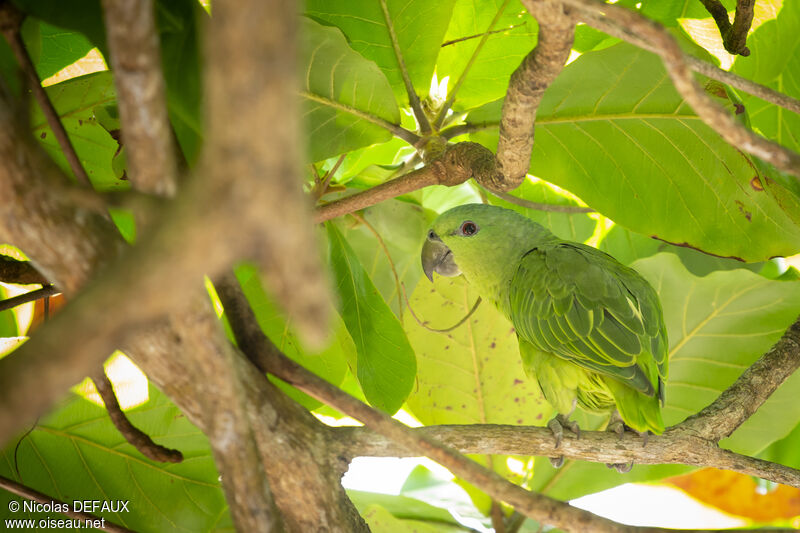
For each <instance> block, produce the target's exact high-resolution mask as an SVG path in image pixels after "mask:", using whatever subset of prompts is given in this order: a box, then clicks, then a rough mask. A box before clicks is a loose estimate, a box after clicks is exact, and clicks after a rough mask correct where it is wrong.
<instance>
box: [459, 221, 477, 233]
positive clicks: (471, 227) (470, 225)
mask: <svg viewBox="0 0 800 533" xmlns="http://www.w3.org/2000/svg"><path fill="white" fill-rule="evenodd" d="M476 233H478V225H477V224H475V223H474V222H471V221H469V220H467V221H466V222H463V223H462V224H461V235H464V236H467V237H469V236H470V235H475V234H476Z"/></svg>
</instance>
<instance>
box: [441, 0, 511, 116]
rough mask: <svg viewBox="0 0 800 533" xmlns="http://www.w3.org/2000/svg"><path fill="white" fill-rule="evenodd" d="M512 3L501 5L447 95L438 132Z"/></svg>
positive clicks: (506, 0) (506, 1) (505, 2)
mask: <svg viewBox="0 0 800 533" xmlns="http://www.w3.org/2000/svg"><path fill="white" fill-rule="evenodd" d="M510 1H511V0H505V1H504V2H503V5H501V6H500V7H499V8H498V9H497V13H495V15H494V18H493V19H492V21H491V22H490V23H489V27H488V28H486V31H485V32H484V33H482V34H481V40H480V42H479V43H478V46H476V47H475V50H474V51H473V52H472V55H471V56H470V58H469V61H467V64H466V65H465V66H464V70H463V71H462V72H461V75H460V76H459V77H458V80H457V81H456V83H455V85H453V88H452V89H450V91H449V93H450V94H448V95H447V100H445V102H444V104H443V105H442V108H441V109H440V110H439V114H438V115H436V119H435V120H434V121H433V127H434V128H436V129H437V130H438V129H439V128H441V127H442V124H444V119H445V118H446V117H447V112H448V111H450V108H451V107H453V102H455V101H456V94H457V93H458V90H459V89H460V88H461V86H462V85H463V84H464V81H465V80H466V79H467V74H468V73H469V71H470V70H471V69H472V65H474V64H475V61H476V60H477V59H478V55H479V54H480V52H481V50H483V46H484V45H485V44H486V41H487V40H488V39H489V35H491V34H492V33H494V32H493V31H492V29H493V28H494V25H495V24H497V21H498V20H500V17H501V16H502V14H503V12H504V11H505V10H506V7H507V6H508V4H509V2H510Z"/></svg>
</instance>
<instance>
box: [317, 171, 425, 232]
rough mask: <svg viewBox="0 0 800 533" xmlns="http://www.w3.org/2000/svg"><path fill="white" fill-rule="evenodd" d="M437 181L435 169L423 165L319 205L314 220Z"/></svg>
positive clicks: (332, 216) (323, 220)
mask: <svg viewBox="0 0 800 533" xmlns="http://www.w3.org/2000/svg"><path fill="white" fill-rule="evenodd" d="M437 183H439V180H438V178H437V176H436V174H435V173H434V172H433V170H432V169H431V168H430V167H422V168H420V169H418V170H414V171H412V172H409V173H408V174H406V175H405V176H400V177H399V178H395V179H393V180H389V181H387V182H385V183H381V184H380V185H376V186H375V187H372V188H371V189H367V190H366V191H362V192H359V193H356V194H354V195H352V196H346V197H344V198H342V199H340V200H336V201H335V202H331V203H329V204H325V205H322V206H320V207H318V208H317V209H316V211H315V212H314V222H325V221H326V220H330V219H332V218H336V217H340V216H342V215H347V214H349V213H353V212H355V211H358V210H360V209H364V208H365V207H369V206H371V205H375V204H377V203H380V202H383V201H384V200H388V199H390V198H394V197H396V196H400V195H403V194H408V193H410V192H412V191H416V190H417V189H421V188H423V187H427V186H429V185H436V184H437Z"/></svg>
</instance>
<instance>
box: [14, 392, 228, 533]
mask: <svg viewBox="0 0 800 533" xmlns="http://www.w3.org/2000/svg"><path fill="white" fill-rule="evenodd" d="M126 414H127V415H128V418H129V419H130V420H131V422H132V423H133V424H134V425H135V426H136V427H138V428H140V429H142V430H143V431H144V432H145V433H147V434H148V435H150V436H151V437H153V439H154V440H156V441H157V442H158V443H159V444H163V445H164V446H168V447H171V448H176V449H178V450H180V451H181V453H183V455H184V461H183V462H182V463H177V464H170V463H156V462H153V461H150V460H149V459H147V458H145V457H144V456H142V455H141V454H140V453H139V452H138V451H137V450H136V449H134V448H133V446H131V445H130V444H129V443H128V442H127V441H126V440H125V438H124V437H123V436H122V435H121V434H120V433H119V431H117V429H116V428H115V427H114V425H113V424H112V423H111V420H110V419H109V418H108V415H107V413H106V411H105V409H103V408H102V407H99V406H98V405H96V404H94V403H92V402H89V401H87V400H85V399H84V398H82V397H81V396H77V395H70V397H69V398H67V399H66V401H65V402H64V403H63V404H62V405H61V406H60V407H58V408H57V409H56V410H54V411H53V412H52V413H50V415H48V416H47V417H45V418H43V419H41V420H39V422H38V423H37V425H36V427H35V428H34V429H33V431H32V432H31V433H30V434H29V435H27V436H25V437H24V438H23V439H22V442H21V443H20V445H19V449H18V451H17V464H18V465H19V472H20V474H21V475H22V480H21V481H22V482H23V483H24V484H25V485H27V486H30V487H32V488H34V489H36V490H38V491H41V492H43V493H44V494H47V495H48V496H52V497H53V498H56V499H60V500H62V501H65V502H70V503H71V502H72V501H73V500H101V501H102V500H105V501H109V500H127V501H129V504H128V512H121V513H111V512H99V513H96V514H98V515H99V516H102V517H104V518H106V519H107V520H110V521H112V522H114V523H116V524H119V525H122V526H124V527H127V528H130V529H133V530H135V531H165V532H168V531H187V530H188V531H214V530H219V529H230V528H232V523H231V520H230V517H229V515H228V507H227V504H226V503H225V497H224V495H223V492H222V489H221V487H220V484H219V479H218V478H219V474H218V473H217V470H216V468H215V467H214V461H213V458H212V455H211V450H210V448H209V445H208V440H207V439H206V437H205V435H203V434H202V433H201V432H200V430H199V429H197V428H196V427H195V426H193V425H192V424H191V423H190V422H189V421H188V420H187V419H186V417H184V416H183V415H182V414H181V413H180V411H179V410H178V408H177V407H175V406H174V405H173V404H172V403H171V402H170V401H169V400H168V399H167V398H166V397H165V396H164V395H163V394H161V393H160V392H159V391H158V390H157V389H156V388H155V387H152V386H151V387H150V389H149V400H148V401H147V402H145V403H144V404H142V405H140V406H138V407H135V408H133V409H130V410H128V411H127V412H126ZM16 444H17V443H16V441H13V442H10V443H8V445H7V446H6V447H5V448H4V449H3V450H2V454H1V455H0V475H3V476H5V477H9V478H12V479H15V480H17V481H20V480H19V479H18V478H17V475H16V471H15V467H14V464H15V460H14V448H15V446H16ZM10 499H16V500H19V497H18V496H12V495H11V494H10V493H7V492H5V491H2V490H0V518H20V519H22V518H32V519H37V520H39V519H41V518H44V516H43V515H42V514H41V513H14V514H13V516H9V512H8V502H7V500H10ZM54 517H55V518H64V517H63V516H61V515H55V516H54Z"/></svg>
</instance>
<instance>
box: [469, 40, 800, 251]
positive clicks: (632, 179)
mask: <svg viewBox="0 0 800 533" xmlns="http://www.w3.org/2000/svg"><path fill="white" fill-rule="evenodd" d="M479 111H480V112H479V113H478V112H476V113H475V116H474V117H472V116H471V117H470V121H472V122H477V123H486V122H487V121H488V122H492V121H491V120H490V116H491V115H494V120H497V118H499V106H498V105H496V104H495V105H492V106H487V108H486V109H483V110H479ZM475 137H476V140H479V141H481V142H483V143H484V144H486V145H487V146H488V147H489V148H492V149H493V148H495V147H496V145H497V133H496V130H495V129H493V130H491V132H489V130H487V131H486V132H482V133H479V134H477V135H476V136H475ZM531 173H532V174H534V175H536V176H538V177H541V178H544V179H546V180H548V181H550V182H552V183H555V184H556V185H559V186H561V187H564V188H566V189H568V190H569V191H571V192H573V193H575V194H577V195H578V196H580V197H581V199H583V200H584V201H585V202H586V203H588V204H589V205H590V206H591V207H593V208H595V209H597V210H598V211H600V212H602V213H603V214H604V215H606V216H608V217H609V218H611V219H612V220H614V222H616V223H618V224H621V225H623V226H626V227H628V228H630V229H633V230H634V231H637V232H639V233H643V234H645V235H648V236H656V237H658V238H660V239H662V240H665V241H668V242H672V243H677V244H680V245H683V246H691V247H695V248H699V249H701V250H703V251H706V252H711V253H714V254H716V255H721V256H733V257H738V258H741V259H744V260H747V261H759V260H764V259H767V258H769V257H773V256H781V255H784V256H785V255H793V254H795V253H797V252H798V251H799V250H800V227H798V224H796V223H795V222H794V221H795V220H797V219H798V215H800V208H798V207H797V203H796V200H795V199H793V198H792V197H791V195H790V193H788V192H787V191H785V190H783V189H782V188H780V187H779V186H777V185H774V186H772V185H770V184H773V182H772V181H771V180H768V179H767V178H770V177H771V176H769V175H767V176H765V175H764V173H763V172H761V171H759V170H758V167H757V166H756V164H755V163H754V161H753V160H751V159H750V158H749V157H748V156H746V155H744V154H743V153H742V152H740V151H738V150H737V149H735V148H733V147H731V146H730V145H728V144H727V143H726V142H725V141H723V140H722V138H721V137H719V135H717V134H716V133H714V132H713V131H712V130H711V129H710V128H708V127H707V126H706V125H705V124H704V123H703V122H702V121H701V120H700V119H699V118H698V117H697V115H696V114H695V113H694V112H693V111H692V110H691V109H690V108H689V107H688V106H687V105H686V104H685V103H684V102H683V100H682V99H681V97H680V96H679V95H678V93H677V92H676V91H675V90H674V88H673V87H672V84H671V83H670V81H669V78H668V76H667V74H666V72H665V71H664V68H663V66H662V65H661V62H660V61H659V59H658V58H656V57H655V56H654V55H653V54H650V53H649V52H644V51H642V50H640V49H637V48H635V47H633V46H631V45H628V44H618V45H615V46H612V47H610V48H607V49H605V50H600V51H597V52H591V53H588V54H584V55H583V56H581V57H580V58H578V59H577V60H576V61H574V62H573V63H571V64H570V65H568V66H567V67H566V68H565V69H564V71H563V73H562V74H561V75H560V76H559V77H558V78H557V79H556V81H555V82H554V83H553V84H552V85H551V86H550V88H549V89H548V90H547V92H546V93H545V97H544V99H543V101H542V105H541V107H540V108H539V112H538V115H537V126H536V141H535V144H534V151H533V157H532V160H531ZM754 176H760V178H759V179H758V180H756V182H754Z"/></svg>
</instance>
